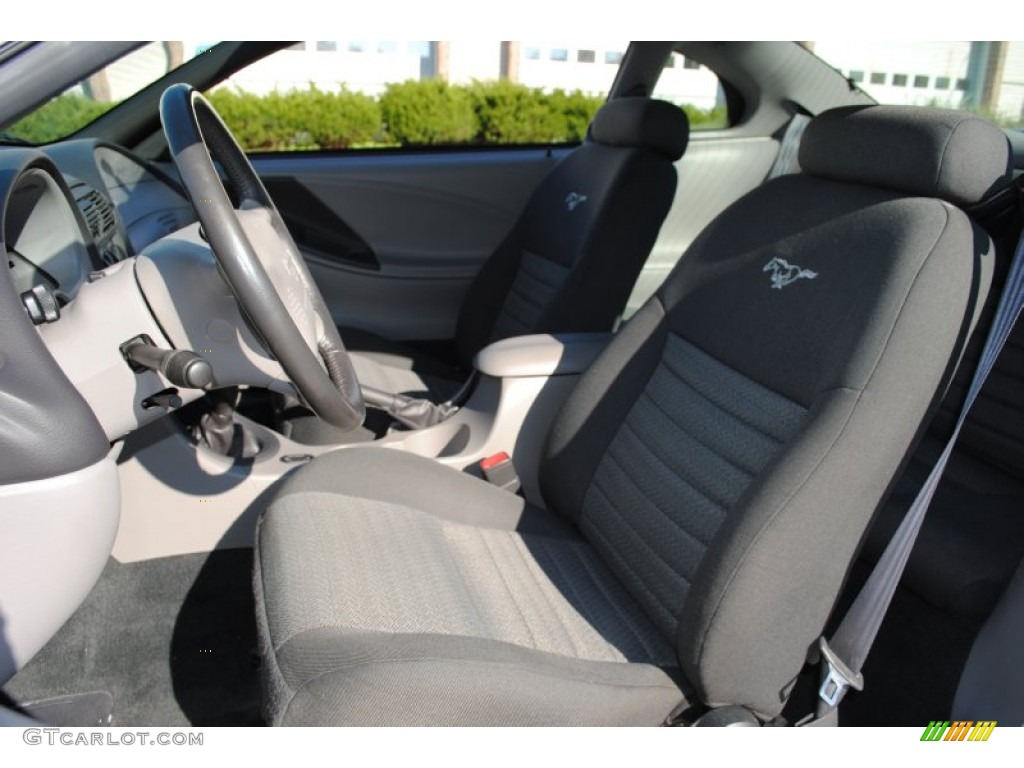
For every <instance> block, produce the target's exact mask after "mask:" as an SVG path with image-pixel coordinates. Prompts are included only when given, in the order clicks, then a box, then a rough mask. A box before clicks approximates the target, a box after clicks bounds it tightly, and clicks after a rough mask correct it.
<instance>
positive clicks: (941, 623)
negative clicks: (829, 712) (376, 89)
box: [836, 562, 982, 728]
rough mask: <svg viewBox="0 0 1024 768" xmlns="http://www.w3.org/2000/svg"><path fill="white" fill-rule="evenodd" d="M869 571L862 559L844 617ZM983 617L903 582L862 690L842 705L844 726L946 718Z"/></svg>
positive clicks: (905, 723) (922, 722) (868, 664)
mask: <svg viewBox="0 0 1024 768" xmlns="http://www.w3.org/2000/svg"><path fill="white" fill-rule="evenodd" d="M868 572H869V569H868V566H867V565H865V564H864V563H863V562H858V563H857V565H856V567H855V568H854V570H853V572H852V573H851V576H850V583H849V584H848V585H847V589H846V593H845V594H844V596H843V601H842V603H841V605H840V610H838V611H837V612H836V613H837V615H839V616H842V615H843V613H845V608H846V606H847V605H848V604H849V602H850V600H852V598H853V595H855V594H856V591H857V590H859V589H860V586H861V585H862V584H863V582H864V580H865V579H866V578H867V574H868ZM981 623H982V619H981V618H973V619H970V618H962V617H957V616H954V615H952V614H950V613H947V612H946V611H943V610H941V609H939V608H936V607H935V606H933V605H931V604H930V603H928V602H927V601H925V600H923V599H922V598H920V597H918V596H917V595H916V594H914V593H913V592H911V591H910V590H908V589H906V588H905V587H900V588H899V589H897V590H896V595H895V597H894V598H893V602H892V605H891V606H890V608H889V611H888V613H887V614H886V617H885V620H884V621H883V623H882V627H881V629H880V630H879V633H878V637H877V639H876V640H875V644H874V646H872V648H871V653H870V654H869V655H868V658H867V661H866V662H865V664H864V670H863V671H864V690H863V691H861V692H857V691H850V692H849V693H848V694H847V696H846V698H845V699H844V700H843V703H842V705H841V706H840V707H839V723H840V725H855V726H859V725H866V726H879V725H887V726H896V725H898V726H920V727H922V728H923V727H924V726H926V725H927V724H928V722H929V721H930V720H948V719H949V718H950V710H951V709H952V706H953V696H954V695H955V694H956V687H957V684H958V682H959V680H960V673H961V671H962V670H963V667H964V664H965V663H966V661H967V655H968V654H969V653H970V651H971V644H972V643H973V642H974V638H975V637H976V636H977V634H978V630H979V629H980V627H981Z"/></svg>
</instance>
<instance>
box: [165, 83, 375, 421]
mask: <svg viewBox="0 0 1024 768" xmlns="http://www.w3.org/2000/svg"><path fill="white" fill-rule="evenodd" d="M160 120H161V122H162V123H163V128H164V133H165V134H166V136H167V145H168V147H169V149H170V153H171V157H172V159H173V160H174V164H175V166H176V167H177V168H178V173H179V174H180V175H181V180H182V183H183V185H184V187H185V190H186V192H187V193H188V195H189V197H190V198H191V202H192V206H193V208H195V211H196V215H197V216H198V218H199V223H200V225H201V226H202V228H203V233H204V234H205V236H206V239H207V241H208V242H209V243H210V247H211V248H212V249H213V253H214V255H215V257H216V259H217V262H218V264H219V265H220V270H221V274H222V276H223V277H224V279H225V281H226V282H227V284H228V286H229V287H230V288H231V290H232V291H233V292H234V294H235V297H236V298H237V300H238V303H239V305H240V307H241V309H242V311H243V313H244V315H245V316H246V317H247V319H248V320H249V322H250V323H251V325H252V326H253V328H254V330H255V331H256V333H257V335H258V336H259V337H260V339H261V340H262V342H263V344H264V346H265V347H266V349H267V351H268V352H270V354H272V355H273V356H274V357H275V358H276V359H277V360H278V362H279V363H280V364H281V367H282V368H283V369H284V372H285V373H286V374H287V376H288V378H289V379H291V382H292V384H293V385H294V387H295V389H296V390H297V391H298V393H299V395H300V396H301V397H302V398H303V399H304V400H305V401H306V403H307V404H308V405H309V406H310V407H311V408H312V409H313V410H314V411H315V412H316V414H317V415H318V416H320V417H321V418H322V419H324V420H325V421H327V422H328V423H330V424H332V425H333V426H335V427H338V428H340V429H345V430H350V429H355V428H356V427H358V426H360V425H361V424H362V423H363V418H364V416H365V406H364V403H363V396H362V392H361V390H360V387H359V382H358V380H357V379H356V374H355V370H354V369H353V367H352V362H351V360H350V359H349V356H348V353H347V352H346V351H345V346H344V344H343V343H342V341H341V336H340V335H339V334H338V329H337V327H336V326H335V325H334V321H333V320H332V319H331V316H330V312H329V311H328V309H327V305H326V304H325V302H324V300H323V297H322V296H321V295H320V291H319V289H318V288H317V286H316V284H315V283H314V282H313V278H312V276H311V275H310V274H309V269H308V268H307V266H306V263H305V261H304V260H303V258H302V255H301V253H300V252H299V250H298V248H297V247H296V245H295V242H294V241H293V240H292V237H291V235H290V234H289V233H288V229H287V227H286V226H285V224H284V221H283V220H282V219H281V216H280V214H279V213H278V211H277V207H276V206H275V205H274V203H273V201H271V199H270V196H269V195H268V194H267V191H266V189H265V188H264V186H263V183H262V182H261V181H260V178H259V176H258V175H257V174H256V171H255V170H254V169H253V167H252V164H251V163H250V162H249V159H248V158H247V157H246V155H245V152H243V151H242V149H241V147H239V146H238V143H237V142H236V141H235V139H234V137H233V136H232V135H231V131H230V130H229V129H228V128H227V126H226V125H224V122H223V121H222V120H221V118H220V116H219V115H218V114H217V112H216V111H215V110H214V108H213V106H212V105H211V104H210V103H209V102H208V101H207V100H206V99H205V98H204V97H203V96H202V94H201V93H199V92H198V91H196V90H195V89H194V88H192V87H191V86H189V85H185V84H178V85H172V86H171V87H170V88H168V89H167V90H166V91H165V92H164V94H163V96H162V98H161V99H160ZM214 160H216V161H217V162H219V163H220V165H221V167H222V168H223V170H224V173H225V175H226V176H227V178H228V180H229V181H230V183H231V184H232V186H233V187H234V189H235V190H237V193H238V198H239V203H238V206H237V208H236V207H235V205H233V204H232V201H231V198H230V197H229V195H228V193H227V190H226V189H225V187H224V184H223V182H222V181H221V178H220V176H219V175H218V173H217V169H216V167H215V165H214ZM257 219H258V220H259V221H258V222H257V221H256V220H257ZM253 233H259V235H257V236H258V243H257V245H258V246H259V248H257V247H254V244H253V242H252V240H253V237H254V234H253Z"/></svg>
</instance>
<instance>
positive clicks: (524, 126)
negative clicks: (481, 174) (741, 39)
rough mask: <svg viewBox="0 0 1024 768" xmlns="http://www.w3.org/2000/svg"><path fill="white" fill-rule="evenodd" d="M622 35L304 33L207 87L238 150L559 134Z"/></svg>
mask: <svg viewBox="0 0 1024 768" xmlns="http://www.w3.org/2000/svg"><path fill="white" fill-rule="evenodd" d="M627 45H628V43H627V42H625V41H623V42H618V43H600V42H588V43H572V44H570V43H567V42H553V43H551V42H547V43H544V42H519V41H506V42H483V41H437V40H413V41H375V40H317V41H306V42H301V43H296V44H295V45H292V46H290V47H289V48H286V49H284V50H281V51H277V52H276V53H274V54H271V55H270V56H267V57H266V58H264V59H261V60H260V61H257V62H255V63H253V64H250V65H249V66H248V67H245V68H244V69H242V70H240V71H239V72H236V73H235V74H234V75H232V76H231V77H230V78H229V79H227V80H225V81H224V82H222V83H220V84H219V85H217V86H216V87H214V88H212V89H211V90H210V91H209V92H208V93H207V95H208V97H209V98H210V100H211V101H212V102H213V104H214V106H215V107H216V108H217V110H218V111H219V112H220V113H221V115H222V116H223V117H224V120H225V121H226V122H227V123H228V125H229V127H230V128H231V130H232V132H233V133H234V134H235V136H236V137H237V138H238V140H239V142H240V143H241V144H242V146H243V147H244V148H245V149H247V150H249V151H259V152H275V151H292V150H338V149H345V150H359V149H388V148H395V149H401V148H404V147H420V146H453V145H454V146H460V145H461V146H474V145H475V146H491V145H504V146H508V145H530V144H571V143H576V142H579V141H582V139H583V137H584V136H585V135H586V130H587V125H588V124H589V123H590V120H591V118H592V117H593V115H594V113H595V112H596V111H597V109H598V108H599V107H600V106H601V104H603V103H604V100H605V97H606V95H607V92H608V89H609V88H610V87H611V84H612V81H613V80H614V78H615V73H616V70H617V69H618V66H619V63H620V62H621V60H622V56H623V53H624V52H625V50H626V46H627Z"/></svg>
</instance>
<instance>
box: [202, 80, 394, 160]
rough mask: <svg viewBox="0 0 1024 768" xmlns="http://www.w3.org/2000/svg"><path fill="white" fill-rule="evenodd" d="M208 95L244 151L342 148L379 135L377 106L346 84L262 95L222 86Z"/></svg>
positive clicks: (379, 120) (378, 107)
mask: <svg viewBox="0 0 1024 768" xmlns="http://www.w3.org/2000/svg"><path fill="white" fill-rule="evenodd" d="M209 99H210V103H212V104H213V106H214V109H216V110H217V111H218V112H219V113H220V115H221V117H222V118H224V122H226V123H227V124H228V126H229V127H230V128H231V130H232V131H233V132H234V134H235V138H237V139H238V142H239V143H240V144H241V145H242V146H243V147H245V148H246V149H249V150H281V149H347V148H348V147H353V146H360V145H365V144H368V143H370V142H373V141H375V140H377V139H379V138H380V132H381V110H380V105H379V104H378V103H377V102H376V101H375V100H374V99H373V98H371V97H370V96H366V95H364V94H362V93H353V92H352V91H349V90H347V89H345V88H342V89H341V90H340V91H337V92H335V93H329V92H327V91H321V90H318V89H317V88H316V87H314V86H312V85H311V86H310V88H309V89H308V90H305V91H298V90H293V91H288V92H286V93H279V92H277V91H274V92H272V93H269V94H267V95H266V96H255V95H253V94H251V93H244V92H240V91H231V90H228V89H221V90H219V91H214V92H212V93H210V94H209Z"/></svg>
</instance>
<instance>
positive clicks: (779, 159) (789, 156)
mask: <svg viewBox="0 0 1024 768" xmlns="http://www.w3.org/2000/svg"><path fill="white" fill-rule="evenodd" d="M809 122H811V118H810V116H808V115H805V114H803V113H801V112H797V113H796V114H795V115H793V117H791V118H790V120H789V125H787V126H786V131H785V133H783V134H782V142H781V143H780V144H779V154H777V155H776V156H775V162H774V163H772V168H771V170H770V171H768V177H767V178H766V179H765V181H767V180H768V179H774V178H775V177H777V176H785V175H787V174H790V173H800V161H799V159H798V157H799V154H800V139H802V138H803V136H804V128H806V127H807V124H808V123H809Z"/></svg>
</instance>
